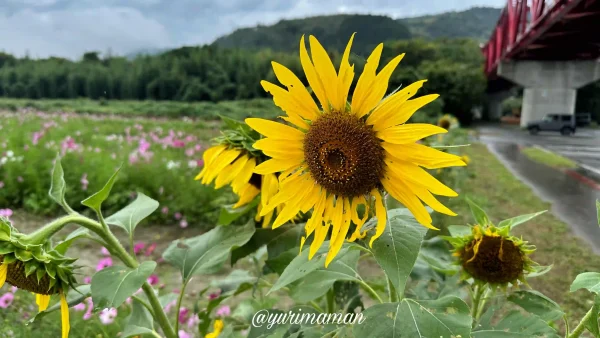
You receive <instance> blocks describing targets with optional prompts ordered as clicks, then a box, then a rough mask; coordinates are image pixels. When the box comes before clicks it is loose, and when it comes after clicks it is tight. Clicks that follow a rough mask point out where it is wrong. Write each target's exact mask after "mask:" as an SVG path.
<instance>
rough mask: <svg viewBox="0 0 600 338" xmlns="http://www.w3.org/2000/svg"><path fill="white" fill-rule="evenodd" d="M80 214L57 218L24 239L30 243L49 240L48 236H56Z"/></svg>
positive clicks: (23, 238) (40, 242)
mask: <svg viewBox="0 0 600 338" xmlns="http://www.w3.org/2000/svg"><path fill="white" fill-rule="evenodd" d="M78 217H79V215H75V214H71V215H67V216H63V217H61V218H59V219H56V220H54V221H52V222H50V223H48V224H46V225H44V226H43V227H41V228H40V229H38V230H36V231H34V232H32V233H30V234H28V235H26V236H23V237H22V240H23V241H26V242H27V243H29V244H42V243H44V242H46V241H47V240H48V238H50V237H52V236H54V235H55V234H56V233H57V232H59V231H60V230H62V228H64V227H65V225H67V224H69V223H73V222H74V221H75V220H76V219H77V218H78Z"/></svg>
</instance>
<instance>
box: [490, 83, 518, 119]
mask: <svg viewBox="0 0 600 338" xmlns="http://www.w3.org/2000/svg"><path fill="white" fill-rule="evenodd" d="M512 93H513V92H512V91H511V90H503V91H501V92H495V93H491V94H488V95H487V118H488V120H490V121H499V120H500V118H501V117H502V102H503V101H504V100H506V99H508V98H509V97H511V95H512Z"/></svg>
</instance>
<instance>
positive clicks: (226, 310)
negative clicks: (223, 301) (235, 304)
mask: <svg viewBox="0 0 600 338" xmlns="http://www.w3.org/2000/svg"><path fill="white" fill-rule="evenodd" d="M230 314H231V308H230V307H229V306H228V305H223V306H221V307H220V308H219V309H218V310H217V312H216V315H217V316H218V317H227V316H229V315H230Z"/></svg>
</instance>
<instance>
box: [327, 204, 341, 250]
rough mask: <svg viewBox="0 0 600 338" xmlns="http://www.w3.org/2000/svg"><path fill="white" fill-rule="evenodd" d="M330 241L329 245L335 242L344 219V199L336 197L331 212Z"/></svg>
mask: <svg viewBox="0 0 600 338" xmlns="http://www.w3.org/2000/svg"><path fill="white" fill-rule="evenodd" d="M330 217H331V219H330V220H331V225H332V228H331V240H330V242H329V243H330V245H331V243H332V242H335V239H336V238H337V236H338V233H339V231H340V228H341V227H342V219H343V218H344V198H341V197H338V198H336V201H335V207H334V208H333V210H332V211H331V215H330Z"/></svg>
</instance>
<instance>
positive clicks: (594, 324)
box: [584, 295, 600, 338]
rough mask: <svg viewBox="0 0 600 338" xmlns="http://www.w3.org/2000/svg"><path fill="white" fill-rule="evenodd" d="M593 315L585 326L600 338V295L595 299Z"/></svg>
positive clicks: (592, 309) (596, 337)
mask: <svg viewBox="0 0 600 338" xmlns="http://www.w3.org/2000/svg"><path fill="white" fill-rule="evenodd" d="M590 311H591V312H592V315H591V316H589V317H588V318H587V320H586V321H585V323H584V325H585V328H586V329H588V330H589V331H590V332H591V333H592V334H593V335H594V337H595V338H600V327H598V314H599V313H600V295H596V297H595V298H594V305H593V306H592V308H591V310H590Z"/></svg>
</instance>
